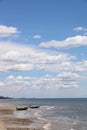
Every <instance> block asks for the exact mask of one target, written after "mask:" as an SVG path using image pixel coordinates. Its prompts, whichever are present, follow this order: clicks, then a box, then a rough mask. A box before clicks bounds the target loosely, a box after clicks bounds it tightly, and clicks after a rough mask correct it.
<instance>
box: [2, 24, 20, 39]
mask: <svg viewBox="0 0 87 130" xmlns="http://www.w3.org/2000/svg"><path fill="white" fill-rule="evenodd" d="M18 32H19V31H18V29H17V28H16V27H8V26H4V25H0V37H9V36H11V35H13V34H17V33H18Z"/></svg>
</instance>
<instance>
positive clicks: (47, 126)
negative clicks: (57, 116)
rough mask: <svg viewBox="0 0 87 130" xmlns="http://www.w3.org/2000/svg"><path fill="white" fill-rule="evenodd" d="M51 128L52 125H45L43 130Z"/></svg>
mask: <svg viewBox="0 0 87 130" xmlns="http://www.w3.org/2000/svg"><path fill="white" fill-rule="evenodd" d="M50 126H51V124H50V123H47V124H45V125H44V126H43V128H44V129H45V130H49V128H50Z"/></svg>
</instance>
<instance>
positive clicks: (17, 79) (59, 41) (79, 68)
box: [0, 0, 87, 98]
mask: <svg viewBox="0 0 87 130" xmlns="http://www.w3.org/2000/svg"><path fill="white" fill-rule="evenodd" d="M0 96H8V97H18V98H20V97H22V98H23V97H25V98H80V97H83V98H84V97H87V0H0Z"/></svg>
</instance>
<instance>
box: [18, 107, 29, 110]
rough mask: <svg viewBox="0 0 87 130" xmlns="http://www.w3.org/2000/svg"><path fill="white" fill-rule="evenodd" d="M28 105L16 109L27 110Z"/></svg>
mask: <svg viewBox="0 0 87 130" xmlns="http://www.w3.org/2000/svg"><path fill="white" fill-rule="evenodd" d="M27 109H28V107H16V110H19V111H22V110H27Z"/></svg>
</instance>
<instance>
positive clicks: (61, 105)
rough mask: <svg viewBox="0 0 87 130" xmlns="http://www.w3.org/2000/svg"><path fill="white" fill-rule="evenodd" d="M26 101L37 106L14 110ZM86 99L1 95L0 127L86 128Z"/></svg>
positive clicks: (15, 129) (0, 129) (32, 129)
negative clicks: (5, 97) (10, 96)
mask: <svg viewBox="0 0 87 130" xmlns="http://www.w3.org/2000/svg"><path fill="white" fill-rule="evenodd" d="M29 105H39V106H40V107H39V108H37V109H36V108H35V109H32V108H30V107H28V109H27V110H16V107H17V108H24V107H27V106H29ZM86 108H87V99H1V100H0V130H87V109H86Z"/></svg>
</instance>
